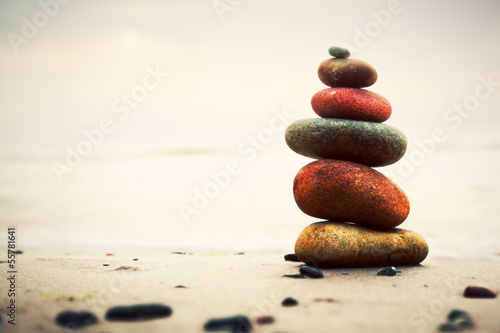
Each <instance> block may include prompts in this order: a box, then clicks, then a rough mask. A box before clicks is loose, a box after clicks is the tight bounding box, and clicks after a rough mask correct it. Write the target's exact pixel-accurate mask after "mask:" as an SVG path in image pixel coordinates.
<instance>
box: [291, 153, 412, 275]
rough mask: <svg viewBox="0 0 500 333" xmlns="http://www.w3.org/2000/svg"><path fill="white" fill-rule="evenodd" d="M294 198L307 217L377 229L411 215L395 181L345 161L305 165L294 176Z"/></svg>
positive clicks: (326, 161) (405, 199)
mask: <svg viewBox="0 0 500 333" xmlns="http://www.w3.org/2000/svg"><path fill="white" fill-rule="evenodd" d="M293 195H294V198H295V202H296V203H297V205H298V206H299V208H300V209H301V210H302V211H303V212H304V213H306V214H307V215H310V216H314V217H318V218H323V219H327V220H330V221H338V222H353V223H357V224H360V225H363V226H366V227H370V228H376V229H391V228H393V227H395V226H397V225H399V224H401V223H402V222H403V221H404V220H405V219H406V217H407V216H408V214H409V212H410V203H409V201H408V197H407V196H406V194H405V193H404V192H403V190H402V189H400V188H399V187H398V186H397V185H396V184H395V183H394V182H392V181H391V180H390V179H389V178H387V177H386V176H384V175H383V174H381V173H380V172H378V171H376V170H374V169H372V168H370V167H367V166H365V165H361V164H358V163H353V162H347V161H337V160H319V161H315V162H312V163H309V164H307V165H306V166H304V167H303V168H302V169H300V170H299V172H298V173H297V175H296V176H295V180H294V182H293ZM295 254H296V255H297V257H298V258H299V259H301V258H300V256H299V254H298V253H295ZM385 266H389V265H385Z"/></svg>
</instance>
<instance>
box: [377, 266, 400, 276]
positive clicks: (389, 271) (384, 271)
mask: <svg viewBox="0 0 500 333" xmlns="http://www.w3.org/2000/svg"><path fill="white" fill-rule="evenodd" d="M396 273H397V270H396V267H394V266H386V267H383V268H381V269H379V270H378V271H377V275H383V276H395V275H396Z"/></svg>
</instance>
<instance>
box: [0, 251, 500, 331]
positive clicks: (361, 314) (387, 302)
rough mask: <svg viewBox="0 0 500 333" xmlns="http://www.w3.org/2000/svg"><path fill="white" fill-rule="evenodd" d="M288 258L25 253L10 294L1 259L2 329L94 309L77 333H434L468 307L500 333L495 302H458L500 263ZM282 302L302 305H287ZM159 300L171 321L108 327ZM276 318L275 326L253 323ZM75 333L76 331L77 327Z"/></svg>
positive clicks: (499, 273) (36, 327)
mask: <svg viewBox="0 0 500 333" xmlns="http://www.w3.org/2000/svg"><path fill="white" fill-rule="evenodd" d="M283 255H284V253H274V254H272V253H271V254H262V253H209V252H206V253H202V252H195V253H183V252H179V253H172V252H169V251H160V250H158V251H152V250H139V251H136V252H134V251H116V252H112V253H106V252H104V251H96V252H90V251H56V250H52V251H40V250H37V251H35V250H31V251H24V253H23V254H18V255H17V258H16V259H17V260H16V267H15V269H16V273H15V281H14V289H15V296H14V297H11V296H9V293H8V290H9V289H11V288H12V283H11V282H12V280H8V278H9V276H10V274H9V273H7V271H8V270H9V269H8V264H7V263H5V262H2V263H0V267H1V270H2V274H3V277H2V279H1V281H0V287H1V288H0V289H1V290H2V294H1V295H0V301H1V304H2V308H3V310H2V312H3V313H6V312H8V311H9V309H7V308H6V307H7V306H8V305H9V304H11V300H12V299H13V300H14V302H15V305H16V308H15V325H12V324H9V322H8V321H9V320H11V318H9V317H8V316H6V315H2V323H1V324H0V331H2V332H70V331H71V330H68V329H66V328H64V327H61V326H58V325H57V324H56V323H55V318H56V316H57V314H58V313H60V312H62V311H66V310H74V311H91V312H92V313H94V314H95V315H96V316H97V319H98V322H97V323H96V324H94V325H91V326H87V327H85V328H83V329H82V330H81V332H89V333H90V332H95V333H106V332H203V331H204V329H203V325H204V324H205V322H207V321H208V320H209V319H211V318H220V317H228V316H234V315H244V316H247V317H248V318H249V319H250V320H251V321H252V323H253V332H263V333H264V332H275V333H278V332H282V333H285V332H290V333H292V332H398V333H404V332H407V333H411V332H438V331H439V326H440V325H441V324H442V323H444V322H446V318H447V315H448V313H449V312H450V311H451V310H453V309H461V310H464V311H467V312H468V313H469V314H470V316H471V318H472V320H473V322H474V327H473V328H472V329H470V330H467V332H500V320H499V319H498V314H499V313H500V297H497V298H493V299H472V298H465V297H463V291H464V289H465V288H466V287H467V286H470V285H478V286H485V287H488V288H490V289H491V290H493V291H494V292H495V293H498V292H499V291H500V263H499V262H498V261H483V262H478V261H474V262H471V261H456V260H438V259H428V260H425V261H424V262H423V263H422V264H421V265H419V266H413V267H397V269H398V274H397V275H396V276H392V277H389V276H377V268H363V269H324V270H322V271H323V273H324V275H325V277H324V278H322V279H311V278H300V279H297V278H289V277H283V275H286V274H298V267H299V266H300V265H301V263H297V262H289V261H285V260H284V259H283ZM286 297H292V298H294V299H296V300H297V301H298V305H296V306H291V307H284V306H282V305H281V302H282V300H283V299H285V298H286ZM143 303H162V304H165V305H168V306H170V307H171V308H172V310H173V313H172V315H171V316H169V317H167V318H162V319H154V320H147V321H140V322H112V321H108V320H106V319H105V313H106V311H107V310H108V309H109V308H111V307H113V306H119V305H133V304H143ZM261 316H272V317H273V319H274V322H273V323H270V324H262V325H259V324H257V318H259V317H261ZM73 331H74V330H73Z"/></svg>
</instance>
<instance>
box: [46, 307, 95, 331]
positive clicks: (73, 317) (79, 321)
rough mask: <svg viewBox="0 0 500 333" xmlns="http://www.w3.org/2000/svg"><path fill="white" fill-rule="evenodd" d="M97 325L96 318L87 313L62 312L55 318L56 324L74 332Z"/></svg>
mask: <svg viewBox="0 0 500 333" xmlns="http://www.w3.org/2000/svg"><path fill="white" fill-rule="evenodd" d="M95 323H97V317H96V316H95V315H94V314H93V313H92V312H88V311H79V312H76V311H64V312H61V313H59V314H58V315H57V316H56V324H57V325H59V326H62V327H64V328H66V329H71V330H76V329H80V328H83V327H86V326H89V325H93V324H95Z"/></svg>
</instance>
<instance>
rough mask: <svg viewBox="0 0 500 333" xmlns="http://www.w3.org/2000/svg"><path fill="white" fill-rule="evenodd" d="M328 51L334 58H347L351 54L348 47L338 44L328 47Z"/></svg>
mask: <svg viewBox="0 0 500 333" xmlns="http://www.w3.org/2000/svg"><path fill="white" fill-rule="evenodd" d="M328 53H330V55H331V56H332V57H335V58H349V56H350V55H351V53H350V52H349V50H348V49H344V48H343V47H338V46H332V47H330V48H329V49H328Z"/></svg>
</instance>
